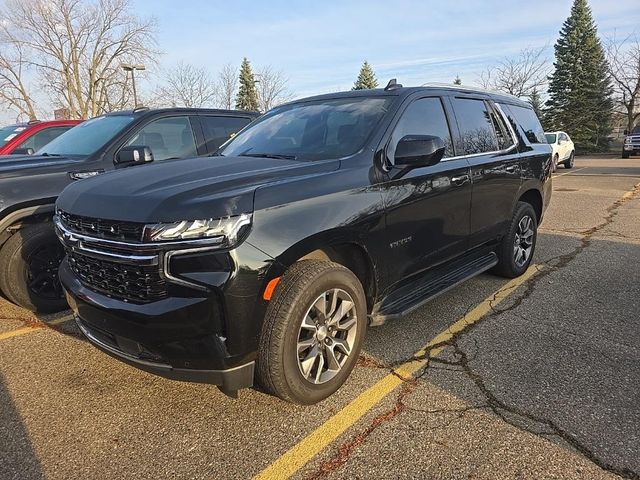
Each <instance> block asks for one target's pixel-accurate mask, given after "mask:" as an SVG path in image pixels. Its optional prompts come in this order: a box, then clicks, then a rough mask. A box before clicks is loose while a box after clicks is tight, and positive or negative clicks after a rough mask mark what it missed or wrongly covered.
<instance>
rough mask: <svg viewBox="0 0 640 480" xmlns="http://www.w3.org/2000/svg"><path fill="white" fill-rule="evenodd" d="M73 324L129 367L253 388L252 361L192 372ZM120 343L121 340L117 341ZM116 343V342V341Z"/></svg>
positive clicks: (233, 387) (81, 323)
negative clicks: (126, 349)
mask: <svg viewBox="0 0 640 480" xmlns="http://www.w3.org/2000/svg"><path fill="white" fill-rule="evenodd" d="M75 318H76V324H77V325H78V327H79V328H80V331H82V333H83V334H84V336H85V337H87V339H88V340H89V341H90V342H91V343H92V344H93V345H94V346H95V347H97V348H99V349H100V350H102V351H103V352H105V353H107V354H108V355H111V356H112V357H114V358H117V359H118V360H121V361H123V362H125V363H127V364H129V365H131V366H134V367H136V368H139V369H140V370H144V371H145V372H149V373H153V374H155V375H158V376H160V377H164V378H168V379H171V380H181V381H186V382H197V383H209V384H213V385H217V386H219V387H220V389H221V390H222V391H224V392H229V393H232V392H235V391H237V390H240V389H241V388H247V387H251V386H252V385H253V377H254V367H255V362H249V363H246V364H244V365H239V366H237V367H234V368H228V369H226V370H195V369H191V368H174V367H172V366H171V365H167V364H163V363H157V362H153V361H149V360H144V359H142V358H139V357H136V356H135V355H131V354H128V353H125V352H123V351H122V350H120V349H119V348H118V347H117V346H116V345H114V343H113V342H111V341H109V340H110V339H112V338H114V337H113V336H110V335H108V334H105V333H104V332H98V331H97V330H94V329H92V328H91V327H89V326H88V325H87V324H86V323H85V322H84V321H83V320H82V319H81V318H80V317H79V316H76V317H75ZM120 341H121V340H120ZM116 342H117V340H116Z"/></svg>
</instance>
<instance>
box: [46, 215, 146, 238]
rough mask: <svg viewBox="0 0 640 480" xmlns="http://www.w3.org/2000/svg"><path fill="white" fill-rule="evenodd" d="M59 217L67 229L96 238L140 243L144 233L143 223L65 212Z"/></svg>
mask: <svg viewBox="0 0 640 480" xmlns="http://www.w3.org/2000/svg"><path fill="white" fill-rule="evenodd" d="M58 217H59V218H60V221H61V222H62V224H63V225H64V226H65V227H66V228H67V229H69V230H71V231H73V232H76V233H81V234H84V235H90V236H92V237H96V238H106V239H110V240H127V241H134V242H140V241H141V240H142V235H143V231H144V224H142V223H134V222H122V221H118V220H105V219H102V218H91V217H82V216H80V215H72V214H70V213H67V212H63V211H58Z"/></svg>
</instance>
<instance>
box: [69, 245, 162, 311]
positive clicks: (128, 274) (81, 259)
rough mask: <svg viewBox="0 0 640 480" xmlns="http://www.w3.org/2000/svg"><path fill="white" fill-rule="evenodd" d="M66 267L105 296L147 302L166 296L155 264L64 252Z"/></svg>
mask: <svg viewBox="0 0 640 480" xmlns="http://www.w3.org/2000/svg"><path fill="white" fill-rule="evenodd" d="M67 253H68V256H67V258H68V262H69V267H70V268H71V270H72V271H73V273H74V274H75V275H76V276H77V277H78V279H79V280H80V281H81V282H82V284H83V285H84V286H86V287H87V288H90V289H91V290H94V291H97V292H99V293H102V294H105V295H107V296H109V297H114V298H120V299H125V300H130V301H133V302H137V303H148V302H153V301H155V300H160V299H162V298H165V297H166V296H167V285H166V282H165V280H164V279H163V278H162V277H161V276H160V270H159V267H158V265H134V264H123V263H116V262H112V261H108V260H103V259H97V258H93V257H90V256H87V255H83V254H81V253H78V252H77V251H75V250H69V251H68V252H67Z"/></svg>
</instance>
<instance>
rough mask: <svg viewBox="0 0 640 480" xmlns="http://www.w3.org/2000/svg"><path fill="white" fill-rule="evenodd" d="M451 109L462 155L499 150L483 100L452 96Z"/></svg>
mask: <svg viewBox="0 0 640 480" xmlns="http://www.w3.org/2000/svg"><path fill="white" fill-rule="evenodd" d="M453 109H454V111H455V113H456V119H457V121H458V128H459V129H460V140H461V143H462V153H463V154H464V155H473V154H475V153H485V152H495V151H497V150H499V148H498V138H497V137H496V133H495V130H494V126H493V121H492V119H491V115H490V112H489V109H488V108H487V104H486V103H485V102H484V100H476V99H472V98H454V99H453Z"/></svg>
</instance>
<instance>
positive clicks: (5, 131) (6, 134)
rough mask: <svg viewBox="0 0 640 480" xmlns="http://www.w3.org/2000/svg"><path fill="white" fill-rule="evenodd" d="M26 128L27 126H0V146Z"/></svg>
mask: <svg viewBox="0 0 640 480" xmlns="http://www.w3.org/2000/svg"><path fill="white" fill-rule="evenodd" d="M26 129H27V127H21V126H16V125H12V126H10V127H4V128H0V147H4V146H5V145H6V144H7V143H9V142H10V141H11V140H13V139H14V138H16V137H17V136H18V135H19V134H20V133H21V132H23V131H25V130H26Z"/></svg>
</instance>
